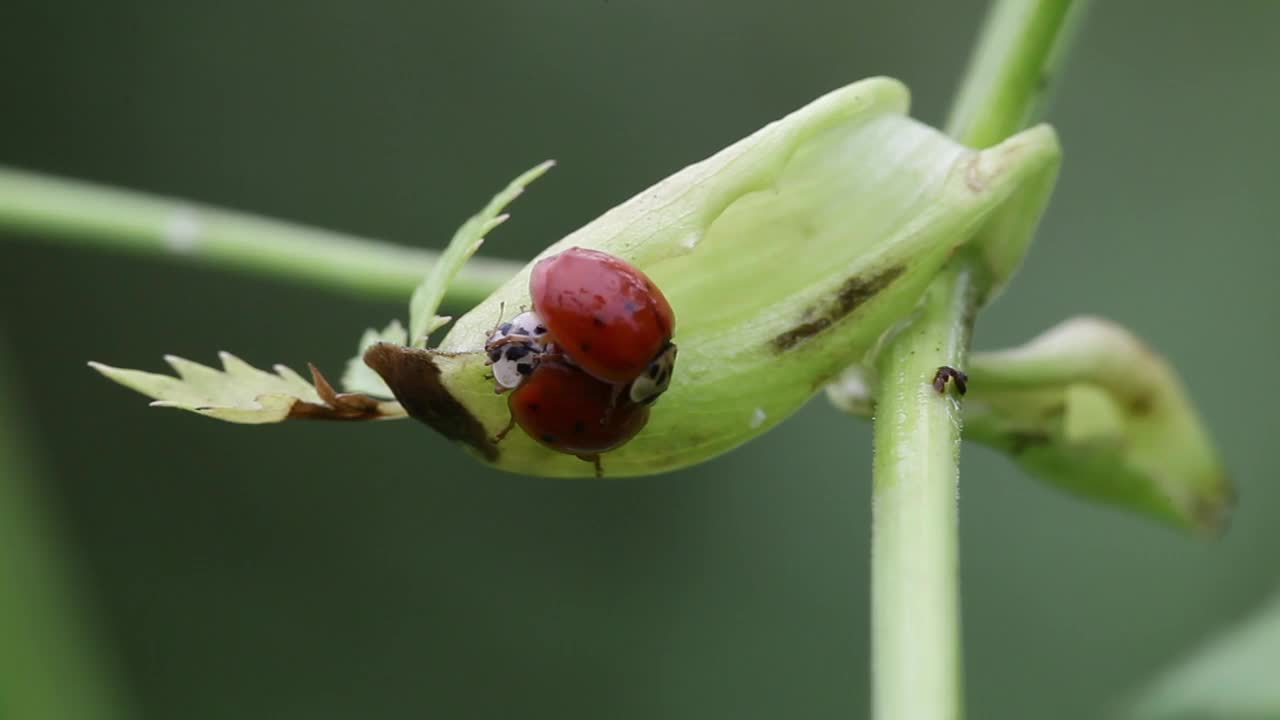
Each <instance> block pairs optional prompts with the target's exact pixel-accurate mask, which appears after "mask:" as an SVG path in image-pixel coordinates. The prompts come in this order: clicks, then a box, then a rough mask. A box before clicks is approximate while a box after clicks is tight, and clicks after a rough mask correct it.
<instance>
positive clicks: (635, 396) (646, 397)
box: [627, 342, 676, 405]
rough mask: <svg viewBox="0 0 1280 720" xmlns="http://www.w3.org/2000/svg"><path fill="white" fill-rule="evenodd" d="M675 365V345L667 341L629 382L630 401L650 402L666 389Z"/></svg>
mask: <svg viewBox="0 0 1280 720" xmlns="http://www.w3.org/2000/svg"><path fill="white" fill-rule="evenodd" d="M675 366H676V346H675V345H673V344H672V343H670V342H668V343H667V346H666V347H665V348H663V349H662V350H661V351H660V352H659V353H658V356H657V357H655V358H654V359H653V361H652V362H650V363H649V366H648V367H647V368H645V371H644V372H643V373H641V375H640V377H638V378H636V379H635V380H633V381H632V382H631V387H630V389H629V390H628V391H627V395H628V396H629V397H630V398H631V401H632V402H638V403H643V404H646V405H648V404H652V403H653V401H654V400H657V399H658V396H659V395H661V394H662V393H664V392H666V391H667V386H668V385H670V384H671V371H672V370H674V369H675Z"/></svg>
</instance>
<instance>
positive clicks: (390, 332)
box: [342, 320, 409, 398]
mask: <svg viewBox="0 0 1280 720" xmlns="http://www.w3.org/2000/svg"><path fill="white" fill-rule="evenodd" d="M380 342H385V343H391V344H393V345H407V344H408V342H409V333H408V332H406V331H405V329H404V326H403V325H401V324H400V321H399V320H392V321H391V322H390V323H389V324H388V325H387V326H386V327H385V328H383V329H382V331H381V332H379V331H377V330H374V329H372V328H370V329H368V330H365V331H364V335H363V336H361V338H360V346H359V348H358V350H357V352H356V355H355V357H353V358H351V359H350V360H348V361H347V369H346V371H345V372H343V373H342V388H343V389H344V390H346V391H347V392H353V393H364V394H365V395H372V396H374V397H381V398H389V397H393V395H392V392H391V389H390V388H388V387H387V384H386V383H385V382H383V381H382V377H381V376H379V375H378V373H376V372H374V371H373V368H371V367H369V366H368V365H366V364H365V362H364V353H365V351H366V350H368V349H369V348H370V347H372V346H373V345H374V344H375V343H380Z"/></svg>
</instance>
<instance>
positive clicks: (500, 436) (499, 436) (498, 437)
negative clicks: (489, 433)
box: [493, 415, 516, 445]
mask: <svg viewBox="0 0 1280 720" xmlns="http://www.w3.org/2000/svg"><path fill="white" fill-rule="evenodd" d="M515 426H516V416H515V415H512V416H511V419H510V420H508V421H507V426H506V427H504V428H502V430H500V431H499V432H498V434H497V435H494V436H493V444H494V445H497V444H498V443H500V442H502V439H503V438H505V437H506V436H507V433H509V432H511V429H512V428H514V427H515Z"/></svg>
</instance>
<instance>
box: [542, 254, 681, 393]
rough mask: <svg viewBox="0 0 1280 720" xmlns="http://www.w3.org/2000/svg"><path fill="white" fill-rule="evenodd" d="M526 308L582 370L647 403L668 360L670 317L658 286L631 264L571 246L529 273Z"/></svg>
mask: <svg viewBox="0 0 1280 720" xmlns="http://www.w3.org/2000/svg"><path fill="white" fill-rule="evenodd" d="M529 292H530V295H531V296H532V297H533V309H534V311H536V312H537V314H538V316H539V317H540V318H541V319H542V321H543V322H544V323H545V326H546V328H547V330H548V333H549V335H550V337H551V339H552V341H553V342H554V343H555V344H556V346H557V347H558V348H559V352H561V353H563V354H564V355H565V356H567V357H568V359H569V360H570V361H571V362H572V363H574V364H575V365H577V366H578V367H580V368H582V369H583V370H585V371H586V372H587V373H588V374H589V375H591V376H593V377H595V378H597V379H599V380H602V381H604V382H606V383H610V384H613V385H616V386H620V387H621V388H626V389H627V392H628V396H629V399H630V400H632V401H634V402H638V403H646V402H653V400H655V399H657V396H658V395H660V394H661V393H662V392H663V391H664V390H666V388H667V384H668V383H669V382H670V380H671V371H672V368H673V366H674V364H675V357H676V351H675V345H674V344H672V342H671V336H672V334H673V333H674V332H675V325H676V318H675V314H674V313H673V312H672V311H671V305H670V304H669V303H668V302H667V298H666V297H665V296H664V295H663V294H662V291H661V290H659V289H658V286H657V285H655V284H654V283H653V281H652V280H650V279H649V277H648V276H647V275H645V274H644V273H643V272H641V271H640V270H639V269H638V268H636V267H635V266H634V265H632V264H630V263H628V262H626V261H625V260H622V259H621V258H616V257H614V256H612V255H609V254H607V253H602V252H599V251H597V250H588V249H586V248H580V247H572V248H569V249H568V250H565V251H564V252H561V253H558V254H556V255H552V256H550V257H547V258H543V259H542V260H539V261H538V263H537V264H536V265H534V266H533V273H532V275H531V277H530V279H529Z"/></svg>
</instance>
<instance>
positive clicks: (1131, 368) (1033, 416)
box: [828, 317, 1233, 533]
mask: <svg viewBox="0 0 1280 720" xmlns="http://www.w3.org/2000/svg"><path fill="white" fill-rule="evenodd" d="M966 370H967V372H968V374H969V383H968V385H969V392H968V394H967V395H966V396H965V398H964V402H963V405H964V431H965V437H966V438H968V439H971V440H977V441H978V442H981V443H983V444H985V445H990V446H992V447H995V448H997V449H1000V450H1002V451H1004V452H1006V453H1008V454H1009V455H1010V457H1012V458H1013V459H1014V460H1015V461H1017V462H1018V463H1019V464H1020V465H1022V466H1023V467H1024V468H1025V469H1027V470H1028V471H1029V472H1030V473H1031V474H1032V475H1034V476H1036V477H1039V478H1041V479H1043V480H1047V481H1049V482H1051V483H1053V484H1055V485H1058V486H1059V487H1062V488H1065V489H1067V490H1070V491H1072V492H1075V493H1079V494H1081V495H1084V496H1086V497H1089V498H1091V499H1094V500H1100V501H1102V502H1107V503H1111V504H1114V505H1118V506H1121V507H1124V508H1126V509H1128V510H1133V511H1137V512H1141V513H1144V514H1148V515H1151V516H1154V517H1157V518H1159V519H1161V520H1164V521H1166V522H1170V523H1172V524H1174V525H1177V526H1179V527H1182V528H1187V529H1190V530H1193V531H1198V532H1204V533H1213V532H1216V531H1217V530H1218V529H1220V528H1221V527H1222V526H1223V524H1224V523H1225V520H1226V517H1227V515H1228V513H1229V511H1230V509H1231V502H1232V498H1233V495H1232V490H1231V483H1230V482H1229V480H1228V479H1227V476H1226V472H1225V470H1224V468H1223V466H1222V462H1221V460H1220V458H1219V457H1218V454H1217V451H1216V450H1215V448H1214V445H1213V442H1212V439H1211V438H1210V437H1209V435H1208V433H1207V432H1206V431H1205V429H1204V427H1203V425H1202V424H1201V422H1200V418H1199V416H1198V415H1197V413H1196V410H1195V407H1194V405H1192V403H1191V400H1190V399H1189V398H1188V397H1187V394H1186V391H1185V389H1184V388H1183V386H1182V382H1181V380H1180V379H1179V378H1178V376H1177V374H1176V373H1175V372H1174V370H1173V368H1172V367H1170V366H1169V364H1168V363H1167V362H1166V361H1165V360H1164V359H1163V358H1162V357H1160V356H1159V355H1158V354H1156V353H1155V352H1154V351H1152V350H1151V349H1150V348H1148V347H1147V346H1146V345H1145V344H1143V343H1142V341H1141V340H1139V339H1138V338H1137V337H1135V336H1134V335H1133V334H1132V333H1130V332H1129V331H1127V330H1125V329H1124V328H1122V327H1120V326H1118V325H1116V324H1115V323H1112V322H1109V321H1106V320H1102V319H1099V318H1092V317H1082V318H1075V319H1072V320H1068V321H1066V322H1063V323H1061V324H1060V325H1058V326H1057V327H1055V328H1053V329H1051V330H1049V331H1047V332H1045V333H1044V334H1043V335H1041V336H1040V337H1038V338H1036V339H1034V340H1032V341H1031V342H1029V343H1027V344H1026V345H1024V346H1022V347H1020V348H1015V349H1012V350H1004V351H1000V352H987V353H975V354H974V355H973V356H972V358H971V359H970V367H968V368H966ZM865 373H866V370H865V369H862V368H850V369H849V370H847V371H846V372H845V373H844V374H843V375H842V377H841V379H840V381H838V382H836V383H833V384H832V385H831V386H830V387H829V388H828V396H829V397H830V398H831V399H832V401H833V402H835V404H836V405H837V406H838V407H841V408H843V409H844V410H847V411H849V412H852V413H855V414H859V415H864V416H868V417H869V416H870V415H872V414H873V413H874V406H875V398H873V397H872V396H871V393H870V387H871V385H870V383H868V382H867V378H866V376H865Z"/></svg>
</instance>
